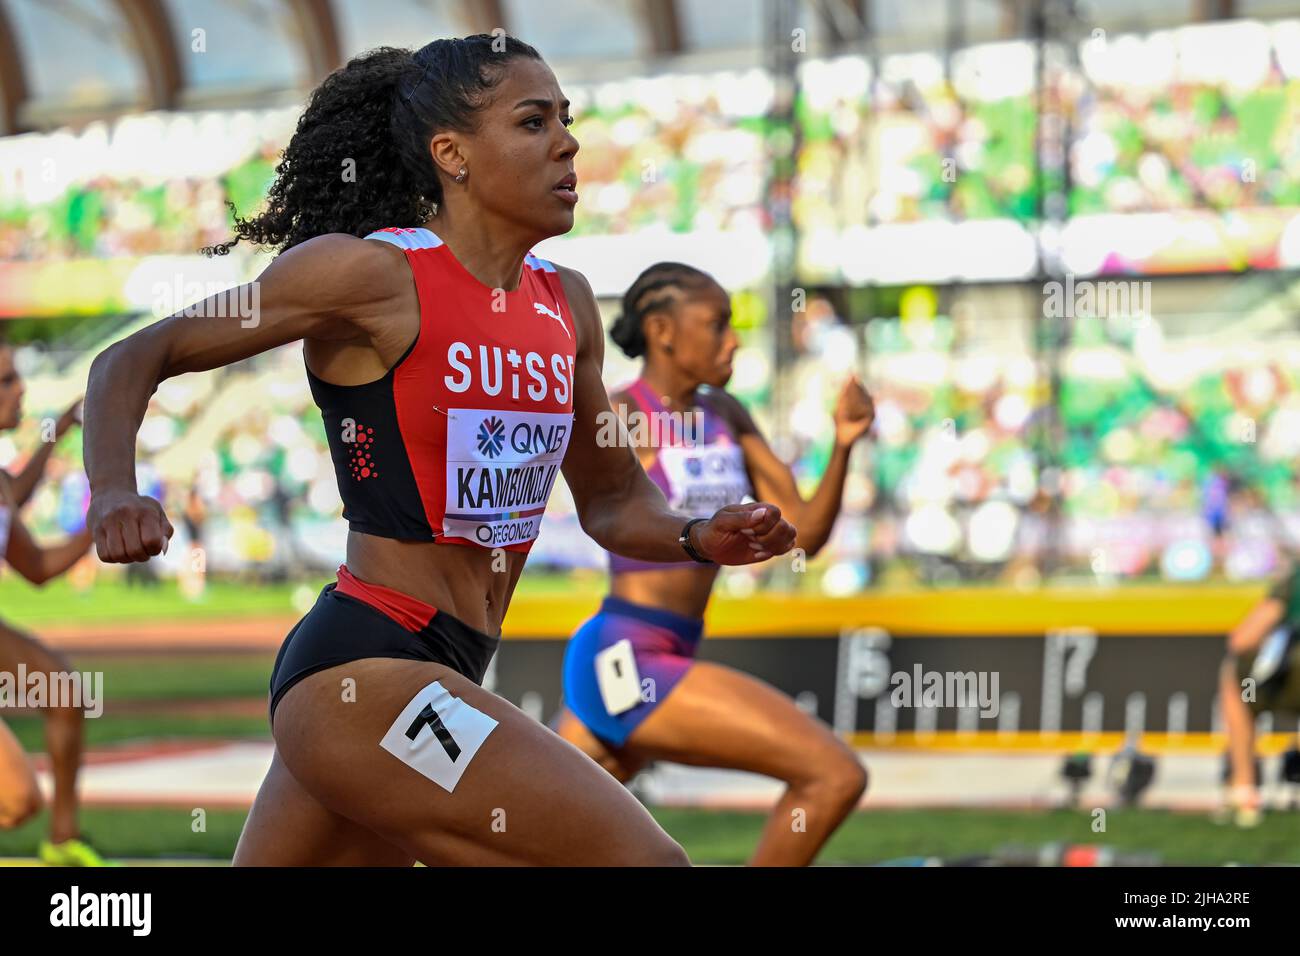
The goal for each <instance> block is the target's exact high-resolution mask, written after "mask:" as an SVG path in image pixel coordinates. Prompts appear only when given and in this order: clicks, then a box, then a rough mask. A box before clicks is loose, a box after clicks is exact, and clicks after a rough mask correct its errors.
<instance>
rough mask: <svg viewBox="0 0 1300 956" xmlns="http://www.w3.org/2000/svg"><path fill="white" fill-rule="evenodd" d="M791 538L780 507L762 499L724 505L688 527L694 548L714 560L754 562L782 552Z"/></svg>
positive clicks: (791, 528) (792, 533)
mask: <svg viewBox="0 0 1300 956" xmlns="http://www.w3.org/2000/svg"><path fill="white" fill-rule="evenodd" d="M794 538H795V529H794V525H792V524H790V522H788V521H786V520H785V519H783V518H782V517H781V509H780V508H778V507H777V506H776V505H770V504H767V503H766V502H762V501H760V502H757V503H755V504H748V505H727V506H726V507H725V508H722V509H720V510H719V511H718V513H717V514H715V515H714V516H713V517H712V518H710V519H709V520H708V521H704V522H701V523H700V524H697V525H694V526H692V528H691V541H692V545H693V546H694V548H695V550H696V551H698V552H699V553H700V556H701V557H704V558H708V559H709V560H710V561H715V562H717V563H718V564H733V565H735V564H754V563H755V562H758V561H764V560H766V559H767V558H770V557H772V555H774V554H785V553H786V552H787V551H789V550H790V549H791V548H792V547H794Z"/></svg>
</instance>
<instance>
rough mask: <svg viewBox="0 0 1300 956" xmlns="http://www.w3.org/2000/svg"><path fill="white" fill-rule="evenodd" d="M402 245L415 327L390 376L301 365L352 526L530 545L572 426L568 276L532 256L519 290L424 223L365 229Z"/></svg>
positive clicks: (493, 544)
mask: <svg viewBox="0 0 1300 956" xmlns="http://www.w3.org/2000/svg"><path fill="white" fill-rule="evenodd" d="M366 238H367V239H376V240H381V241H383V242H389V243H392V244H393V245H395V246H398V247H399V248H401V249H402V250H403V251H404V252H405V253H406V261H407V262H408V263H409V264H410V267H411V272H412V274H413V275H414V277H415V288H416V294H417V296H418V298H419V302H420V331H419V334H418V335H417V336H416V339H415V341H414V342H413V343H412V344H411V347H410V348H409V349H407V351H406V354H404V355H403V356H402V357H401V358H400V359H399V360H398V362H397V364H396V365H394V366H393V367H392V368H391V369H390V370H389V371H388V374H387V375H385V376H384V377H383V378H381V379H379V380H377V381H374V382H369V383H367V384H365V385H331V384H330V383H328V382H324V381H322V380H321V379H319V378H317V377H316V376H315V375H313V374H312V373H311V370H310V369H308V370H307V379H308V382H309V384H310V386H311V392H312V397H313V398H314V399H315V400H316V404H317V405H318V406H319V407H320V410H321V416H322V418H323V419H324V422H325V431H326V435H327V438H328V441H329V447H330V455H331V457H332V458H333V460H334V472H335V476H336V478H337V480H338V486H339V495H340V496H341V497H342V499H343V517H344V518H346V519H347V521H348V526H349V527H350V528H351V529H352V530H353V531H360V532H363V533H365V534H373V535H378V536H380V537H384V538H398V539H401V540H404V541H430V540H437V541H438V542H439V543H445V544H461V545H478V546H480V547H485V548H498V547H499V548H504V549H506V550H509V551H522V552H527V551H528V550H529V549H531V548H532V544H533V541H534V540H535V539H536V538H537V532H538V530H539V528H540V526H541V521H542V512H543V511H545V510H546V501H547V499H548V497H549V496H550V492H551V488H552V487H553V486H554V484H555V481H556V478H557V477H558V476H559V474H560V465H561V463H562V462H563V460H564V452H565V449H566V448H568V444H569V435H570V432H571V430H572V428H573V377H574V360H575V358H576V356H577V340H576V338H575V336H576V329H575V327H574V323H573V315H572V313H571V311H570V310H569V304H568V302H567V300H566V299H565V296H564V289H563V287H562V285H561V283H560V275H559V273H558V272H557V271H556V268H555V266H554V265H552V264H551V263H549V262H547V261H545V260H543V259H538V258H537V257H535V256H533V255H531V254H530V255H529V256H528V257H527V258H526V259H525V261H524V269H523V275H522V276H521V278H520V282H519V287H518V288H517V289H515V290H514V291H513V292H507V291H505V290H504V289H493V288H490V287H489V286H486V285H484V284H483V283H481V282H479V281H478V280H477V279H476V278H474V276H473V275H471V274H470V272H469V271H468V270H467V269H466V268H465V267H464V266H462V265H461V264H460V262H458V261H457V260H456V257H455V256H453V255H452V253H451V250H450V249H449V248H447V246H446V245H445V244H444V243H443V241H442V240H441V239H439V238H438V237H437V236H436V235H434V233H432V232H430V231H429V230H428V229H422V228H415V229H398V228H392V229H382V230H380V231H378V232H373V233H371V234H370V235H368V236H366Z"/></svg>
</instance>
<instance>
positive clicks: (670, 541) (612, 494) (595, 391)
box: [560, 269, 689, 561]
mask: <svg viewBox="0 0 1300 956" xmlns="http://www.w3.org/2000/svg"><path fill="white" fill-rule="evenodd" d="M560 275H561V280H562V281H563V284H564V293H565V296H566V298H567V299H568V301H569V308H570V310H571V311H572V312H573V321H574V325H575V327H576V329H577V332H578V356H577V362H576V363H575V366H574V373H573V378H574V381H573V435H572V436H571V437H570V439H569V450H568V452H567V453H566V454H565V456H564V467H563V471H564V480H565V481H567V482H568V484H569V489H570V490H571V491H572V492H573V500H574V503H575V504H576V505H577V508H578V519H579V521H580V522H581V524H582V530H583V531H585V532H586V533H587V534H588V535H589V536H590V537H591V538H592V539H593V540H594V541H595V542H596V543H597V544H599V545H600V546H601V547H602V548H604V549H605V550H607V551H613V552H614V553H615V554H621V555H623V556H625V557H629V558H637V559H639V560H642V561H680V560H682V558H683V554H682V547H681V545H680V544H678V543H677V536H678V534H679V533H680V532H681V530H682V525H684V524H685V523H686V522H687V520H688V519H689V516H688V515H683V514H677V513H676V512H673V511H672V510H670V509H669V507H668V502H667V500H666V499H665V498H664V496H663V492H662V491H660V490H659V487H658V486H657V485H656V484H655V483H654V482H653V481H651V480H650V478H649V477H648V476H647V475H646V473H645V470H644V469H643V468H642V467H641V463H640V462H639V461H637V457H636V453H635V452H634V451H633V450H632V447H631V445H630V443H629V442H628V441H626V440H623V441H620V442H618V443H617V444H613V445H610V446H609V447H601V446H600V444H599V441H598V439H599V436H600V433H601V432H602V431H603V432H604V433H605V434H610V433H611V431H612V432H613V433H614V434H618V435H620V436H621V435H623V434H624V432H623V424H622V420H621V419H619V418H617V417H615V415H614V412H613V410H612V409H611V408H610V404H609V396H608V395H607V394H606V393H605V385H604V383H603V382H602V381H601V377H600V372H601V368H602V366H603V365H604V362H605V330H604V328H603V327H602V326H601V323H600V311H599V310H598V309H597V307H596V299H595V296H594V295H593V294H592V291H591V286H590V285H588V284H587V280H586V278H584V277H583V276H582V275H581V274H580V273H578V272H574V271H573V270H572V269H562V270H561V272H560ZM607 422H613V423H614V424H613V425H612V426H610V425H606V426H605V428H603V429H602V428H601V425H602V424H604V423H607Z"/></svg>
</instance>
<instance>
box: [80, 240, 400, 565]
mask: <svg viewBox="0 0 1300 956" xmlns="http://www.w3.org/2000/svg"><path fill="white" fill-rule="evenodd" d="M400 254H401V253H400V252H397V251H396V250H393V249H391V248H387V247H384V246H383V245H382V244H381V243H378V242H372V241H367V240H365V239H357V238H355V237H353V236H345V235H339V234H331V235H325V236H318V237H317V238H315V239H311V240H309V241H307V242H304V243H302V244H301V245H299V246H295V247H294V248H292V249H290V250H289V251H287V252H285V253H283V254H281V255H280V256H278V257H277V258H276V259H275V260H274V261H273V262H272V263H271V265H270V266H268V267H267V268H266V269H265V270H264V271H263V272H262V274H261V275H260V276H258V278H257V279H256V280H255V281H254V283H252V286H253V287H254V288H252V289H243V288H242V287H241V289H236V290H230V291H229V292H223V293H218V294H216V295H212V296H209V297H208V298H206V299H204V300H203V301H202V303H200V304H199V308H197V310H187V311H197V313H198V314H196V315H191V316H186V315H184V314H181V313H177V314H175V315H172V316H170V317H168V318H166V319H162V320H161V321H158V322H155V323H154V324H153V325H151V326H149V327H148V328H145V329H141V330H140V331H139V332H136V333H135V334H134V335H131V336H129V337H128V338H125V339H123V340H122V341H121V342H118V343H117V344H116V345H113V346H111V347H109V348H108V349H106V350H105V351H103V352H102V353H100V355H99V356H98V357H96V359H95V361H94V363H93V364H92V365H91V367H90V381H89V387H88V388H87V391H86V403H85V407H86V413H85V428H84V452H85V455H84V457H85V463H86V474H87V476H88V477H89V479H90V488H91V495H92V500H91V516H92V518H93V519H94V520H93V521H92V522H91V524H92V528H93V529H94V534H95V544H96V547H97V549H98V551H99V555H100V557H101V558H103V559H104V560H106V561H144V560H147V559H148V558H149V556H150V555H153V554H157V553H159V551H161V550H162V545H163V541H164V539H165V537H166V536H167V534H168V533H169V531H170V527H169V526H168V527H166V528H165V527H164V524H165V522H166V518H165V517H164V516H163V515H162V512H161V510H158V511H157V515H156V518H157V521H156V522H154V521H150V520H148V519H147V518H146V517H145V516H144V515H143V514H141V513H139V512H138V511H137V512H134V513H133V518H132V520H131V521H126V520H125V518H126V515H125V514H124V513H123V514H109V513H107V512H108V511H112V510H113V509H115V508H119V507H128V505H127V504H126V503H125V497H124V496H127V497H134V493H135V487H136V484H135V436H136V432H137V431H138V430H139V428H140V423H141V421H142V420H143V419H144V414H145V410H146V409H147V407H148V404H149V398H150V396H151V395H153V393H154V391H155V390H156V389H157V387H158V384H159V383H160V382H162V381H164V380H165V379H168V378H171V377H173V376H176V375H180V374H182V373H185V372H198V371H204V370H207V369H213V368H218V367H220V366H223V365H229V364H230V363H232V362H237V361H239V360H241V359H245V358H248V357H250V356H252V355H257V354H259V353H261V352H265V351H268V350H269V349H273V348H275V347H276V346H279V345H284V344H285V343H288V342H293V341H295V340H297V339H303V338H311V339H320V340H335V341H349V340H354V339H360V340H368V342H369V343H371V344H373V346H374V348H375V349H376V350H377V351H379V352H380V353H381V355H382V356H386V357H387V356H389V353H391V358H392V360H393V361H396V359H397V358H398V357H399V356H400V354H401V350H402V349H403V348H405V346H406V345H407V344H409V343H407V342H399V341H397V339H400V338H401V337H402V336H401V335H400V334H399V335H398V336H397V339H394V338H393V335H392V333H393V323H392V321H391V316H392V314H393V312H394V310H395V308H396V305H397V303H398V302H400V301H402V297H403V295H407V294H409V292H410V281H411V280H410V275H409V273H406V272H405V269H404V268H403V269H397V268H395V266H396V265H397V264H398V263H397V261H396V260H395V259H394V258H393V256H395V255H400ZM403 265H404V263H403ZM404 273H405V274H404ZM240 302H244V303H249V302H251V303H254V304H255V306H256V308H255V310H254V315H253V316H251V317H241V316H240V315H239V314H238V313H239V310H238V308H237V306H238V303H240ZM218 316H224V317H218ZM110 495H111V496H115V497H114V500H113V501H112V502H111V504H108V505H104V506H102V507H100V508H99V509H96V499H100V498H105V499H107V497H108V496H110ZM134 507H135V505H134V504H132V505H130V506H129V507H128V510H130V509H131V508H134ZM137 526H138V527H137ZM142 538H143V539H147V540H141V539H142Z"/></svg>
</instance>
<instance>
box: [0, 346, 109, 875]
mask: <svg viewBox="0 0 1300 956" xmlns="http://www.w3.org/2000/svg"><path fill="white" fill-rule="evenodd" d="M22 402H23V380H22V378H21V376H19V374H18V369H17V368H15V366H14V353H13V349H12V348H11V347H10V346H8V345H0V430H6V431H7V430H10V429H13V428H17V427H18V422H19V419H20V418H21V416H22ZM74 408H75V406H74ZM74 420H75V419H74V417H73V409H69V410H68V411H67V412H65V413H64V415H63V416H62V418H60V419H59V422H58V425H57V426H56V428H55V435H56V437H59V436H61V435H62V434H63V432H65V431H66V430H67V429H68V428H70V427H72V424H73V422H74ZM53 447H54V443H53V442H47V443H45V444H44V445H43V446H42V447H41V448H40V449H39V450H38V451H37V452H36V453H35V454H34V455H33V456H32V461H31V463H29V464H28V466H27V467H26V468H24V469H23V471H22V473H21V474H20V475H19V476H18V477H17V478H10V476H9V475H7V474H4V473H3V472H0V558H3V559H5V560H6V561H8V562H9V564H10V565H11V566H12V567H13V568H14V569H15V570H16V571H17V572H18V573H19V574H21V575H22V576H23V577H25V578H26V579H27V580H28V581H31V582H32V583H33V584H36V585H41V584H44V583H45V582H46V581H49V580H50V579H51V578H56V577H58V576H59V575H60V574H62V573H63V572H64V571H66V570H68V568H70V567H72V566H73V565H74V564H76V563H77V562H78V561H79V560H81V556H82V555H84V554H85V553H86V551H87V550H88V549H89V548H90V532H89V531H86V530H83V531H81V532H80V533H79V534H75V535H73V536H72V537H70V538H68V540H67V541H65V542H63V543H62V544H59V545H56V546H54V547H51V548H42V547H40V546H38V545H37V544H36V543H35V542H34V541H33V540H32V537H31V535H30V534H28V533H27V529H26V528H25V527H24V526H23V523H22V520H21V519H20V518H19V516H18V509H19V508H20V507H21V506H22V504H23V502H25V501H26V500H27V499H28V498H29V497H30V496H31V493H32V491H33V490H34V489H35V487H36V484H37V482H38V481H40V477H41V472H42V471H43V470H44V468H45V463H46V462H47V461H48V460H49V456H50V452H49V450H47V449H53ZM20 667H21V668H22V670H21V671H20V670H19V668H20ZM0 673H4V674H8V675H11V677H10V679H11V680H13V681H14V682H15V685H14V686H15V687H16V686H17V683H16V682H17V681H18V680H19V675H20V674H23V675H31V674H37V673H40V674H47V675H51V674H69V673H72V665H71V664H70V663H69V662H68V661H67V659H66V658H64V657H63V655H61V654H58V653H56V652H55V651H53V650H51V649H50V648H48V647H46V646H45V645H44V644H42V643H41V642H40V641H38V640H36V638H34V637H32V636H31V635H30V634H25V633H23V632H22V631H19V630H16V629H15V628H13V627H10V626H9V625H8V624H5V623H3V622H0ZM28 686H29V687H30V686H32V685H30V684H28ZM50 686H51V685H50V684H49V682H48V679H47V683H46V687H47V688H48V687H50ZM57 703H58V702H57V701H54V700H50V701H47V704H48V706H46V707H44V708H42V711H43V716H44V717H45V746H46V748H47V749H48V750H49V754H50V763H51V770H52V771H53V776H54V794H53V805H52V807H51V812H50V833H49V837H48V838H47V839H44V840H41V843H40V848H39V856H40V859H41V861H42V862H44V863H46V864H49V865H50V866H103V865H104V861H103V860H102V859H101V858H100V856H99V854H98V853H96V852H95V850H94V849H93V848H92V847H91V846H90V844H89V843H87V842H86V841H85V840H84V839H83V838H82V835H81V833H80V831H79V829H78V825H77V772H78V771H79V770H80V769H81V741H82V722H83V721H84V720H85V714H84V712H83V711H82V710H81V708H80V707H77V706H73V705H72V704H73V702H68V701H65V702H63V704H64V705H63V706H54V705H55V704H57ZM40 809H41V791H40V789H39V787H38V786H37V782H36V774H35V773H34V772H33V771H32V766H31V764H30V763H29V762H28V761H27V757H26V755H25V754H24V753H23V751H22V748H21V747H20V746H19V745H18V739H17V738H16V737H14V735H13V733H11V732H10V730H9V729H8V728H7V727H6V726H5V725H4V723H3V721H0V829H10V828H13V827H16V826H19V825H20V824H22V823H23V822H24V821H25V820H27V819H28V818H29V817H31V816H32V815H33V814H34V813H36V812H37V811H38V810H40Z"/></svg>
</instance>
